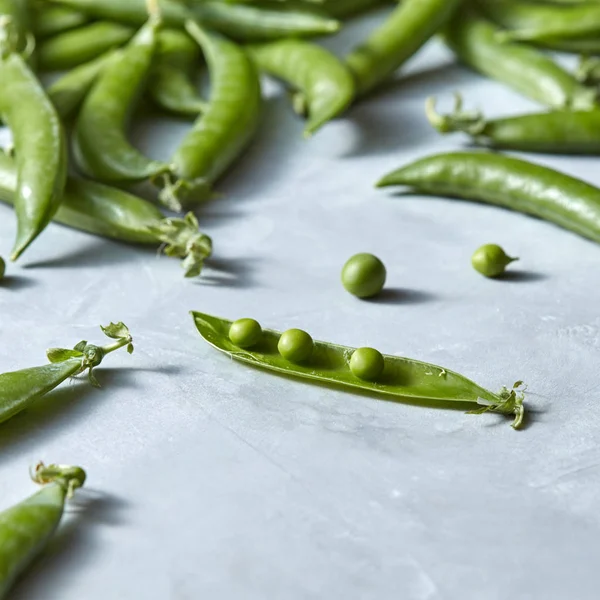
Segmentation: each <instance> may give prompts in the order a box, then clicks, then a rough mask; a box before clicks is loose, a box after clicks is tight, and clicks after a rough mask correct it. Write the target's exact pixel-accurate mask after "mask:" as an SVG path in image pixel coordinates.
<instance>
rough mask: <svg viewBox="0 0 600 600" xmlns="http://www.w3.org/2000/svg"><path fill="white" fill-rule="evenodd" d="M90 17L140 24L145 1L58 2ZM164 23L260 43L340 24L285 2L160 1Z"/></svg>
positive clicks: (331, 28) (325, 30)
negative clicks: (190, 23)
mask: <svg viewBox="0 0 600 600" xmlns="http://www.w3.org/2000/svg"><path fill="white" fill-rule="evenodd" d="M60 3H61V4H64V5H68V6H71V7H73V8H76V9H78V10H81V11H82V12H85V13H86V14H89V15H90V16H93V17H96V18H100V19H110V20H114V21H120V22H124V23H131V24H135V25H141V24H142V23H143V22H144V21H145V19H146V14H147V13H146V6H145V0H127V1H126V2H124V1H122V0H102V2H98V0H60ZM159 6H160V11H161V15H162V18H163V22H164V23H165V25H167V26H178V27H183V25H184V23H185V21H186V20H189V19H196V20H198V21H199V22H200V23H202V25H203V26H204V27H207V28H210V29H212V30H214V31H218V32H219V33H222V34H224V35H226V36H227V37H230V38H232V39H236V40H238V41H243V42H260V41H265V40H273V39H279V38H282V37H310V36H318V35H327V34H330V33H335V32H336V31H338V30H339V28H340V24H339V22H338V21H336V20H335V19H332V18H331V17H329V16H327V15H326V14H324V13H322V12H318V11H315V10H314V9H308V8H306V7H303V6H297V5H295V4H288V3H287V2H285V3H281V6H280V5H277V6H274V5H268V4H262V5H256V4H252V5H246V4H230V3H226V2H222V1H220V0H219V1H210V0H206V1H202V2H194V3H193V5H190V6H186V5H184V4H183V3H181V2H178V1H176V0H160V2H159Z"/></svg>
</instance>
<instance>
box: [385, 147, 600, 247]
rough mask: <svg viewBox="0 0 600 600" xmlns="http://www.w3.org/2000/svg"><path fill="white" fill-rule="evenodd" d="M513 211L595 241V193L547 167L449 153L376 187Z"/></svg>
mask: <svg viewBox="0 0 600 600" xmlns="http://www.w3.org/2000/svg"><path fill="white" fill-rule="evenodd" d="M397 185H400V186H405V187H408V188H409V189H412V190H414V191H416V192H418V193H423V194H431V195H435V196H445V197H451V198H462V199H465V200H473V201H475V202H484V203H487V204H494V205H497V206H502V207H504V208H508V209H511V210H516V211H519V212H523V213H526V214H529V215H533V216H535V217H538V218H540V219H544V220H546V221H550V222H552V223H555V224H556V225H558V226H559V227H564V228H565V229H569V230H570V231H574V232H575V233H578V234H579V235H582V236H584V237H587V238H589V239H591V240H594V241H595V242H600V189H598V188H597V187H594V186H593V185H590V184H589V183H585V182H584V181H581V180H580V179H576V178H575V177H571V176H569V175H567V174H565V173H560V172H559V171H555V170H553V169H549V168H548V167H543V166H541V165H536V164H534V163H531V162H528V161H525V160H521V159H518V158H513V157H511V156H505V155H502V154H495V153H492V152H452V153H448V154H436V155H433V156H428V157H426V158H422V159H420V160H417V161H415V162H413V163H411V164H408V165H406V166H404V167H401V168H400V169H397V170H396V171H392V172H391V173H388V174H387V175H386V176H385V177H383V178H382V179H381V180H380V181H379V182H378V183H377V186H378V187H387V186H397Z"/></svg>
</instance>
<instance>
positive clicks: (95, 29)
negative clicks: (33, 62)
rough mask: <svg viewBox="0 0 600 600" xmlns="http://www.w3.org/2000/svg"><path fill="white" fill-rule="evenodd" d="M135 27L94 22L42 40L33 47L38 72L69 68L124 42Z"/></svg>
mask: <svg viewBox="0 0 600 600" xmlns="http://www.w3.org/2000/svg"><path fill="white" fill-rule="evenodd" d="M134 33H135V30H134V29H132V28H131V27H128V26H126V25H121V24H120V23H111V22H108V21H98V22H96V23H90V24H89V25H85V26H83V27H78V28H77V29H73V30H72V31H66V32H64V33H60V34H58V35H55V36H54V37H51V38H48V39H45V40H42V42H41V43H40V44H39V45H38V47H37V53H36V54H37V61H38V66H39V68H40V69H41V70H42V71H62V70H66V69H72V68H73V67H77V66H78V65H81V64H84V63H86V62H88V61H90V60H93V59H94V58H98V57H99V56H101V55H102V54H104V53H105V52H108V51H109V50H112V49H114V48H118V47H119V46H122V45H123V44H126V43H127V42H128V41H129V40H130V39H131V38H132V37H133V35H134Z"/></svg>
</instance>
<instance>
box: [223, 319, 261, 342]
mask: <svg viewBox="0 0 600 600" xmlns="http://www.w3.org/2000/svg"><path fill="white" fill-rule="evenodd" d="M261 336H262V327H261V326H260V323H259V322H258V321H255V320H254V319H238V320H237V321H234V322H233V323H232V324H231V327H230V328H229V339H230V340H231V342H232V343H233V344H235V345H236V346H239V347H240V348H250V347H251V346H255V345H256V344H258V342H259V341H260V338H261Z"/></svg>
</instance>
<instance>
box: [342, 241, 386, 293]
mask: <svg viewBox="0 0 600 600" xmlns="http://www.w3.org/2000/svg"><path fill="white" fill-rule="evenodd" d="M385 278H386V270H385V265H384V264H383V263H382V262H381V261H380V260H379V259H378V258H377V257H376V256H373V255H372V254H368V253H366V252H362V253H360V254H355V255H354V256H353V257H352V258H350V259H349V260H348V262H346V264H345V265H344V268H343V269H342V285H343V286H344V287H345V288H346V290H347V291H348V292H350V293H351V294H353V295H354V296H357V297H358V298H371V297H372V296H375V295H377V294H379V292H381V290H382V289H383V286H384V284H385Z"/></svg>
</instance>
